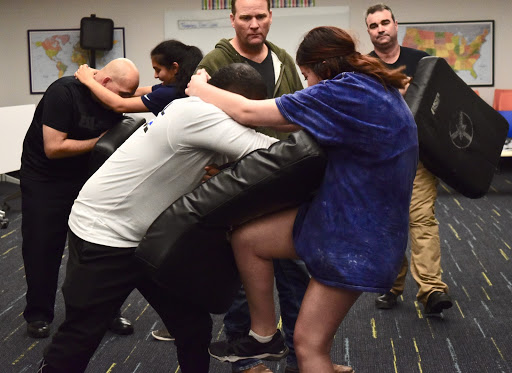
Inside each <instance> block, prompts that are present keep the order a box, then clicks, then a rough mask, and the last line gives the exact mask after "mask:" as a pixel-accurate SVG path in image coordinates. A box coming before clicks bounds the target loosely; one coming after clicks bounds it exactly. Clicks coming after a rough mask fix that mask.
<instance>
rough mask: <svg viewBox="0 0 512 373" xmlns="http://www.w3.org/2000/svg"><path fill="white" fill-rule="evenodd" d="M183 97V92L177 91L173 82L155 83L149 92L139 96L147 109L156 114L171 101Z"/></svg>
mask: <svg viewBox="0 0 512 373" xmlns="http://www.w3.org/2000/svg"><path fill="white" fill-rule="evenodd" d="M183 97H185V94H184V93H179V92H178V90H177V89H176V86H175V85H174V84H169V85H163V84H157V85H154V86H153V87H152V88H151V92H150V93H148V94H147V95H144V96H142V97H141V98H142V102H143V103H144V105H146V107H147V108H148V110H149V111H151V112H152V113H153V114H155V115H158V113H159V112H161V111H162V110H164V108H165V107H166V106H167V105H169V103H170V102H171V101H173V100H175V99H177V98H183Z"/></svg>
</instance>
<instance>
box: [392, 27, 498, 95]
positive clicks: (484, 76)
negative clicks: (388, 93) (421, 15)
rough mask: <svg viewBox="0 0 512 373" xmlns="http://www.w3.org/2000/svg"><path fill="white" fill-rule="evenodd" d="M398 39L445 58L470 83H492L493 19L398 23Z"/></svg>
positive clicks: (411, 46)
mask: <svg viewBox="0 0 512 373" xmlns="http://www.w3.org/2000/svg"><path fill="white" fill-rule="evenodd" d="M398 42H399V43H400V44H401V45H403V46H404V47H410V48H414V49H420V50H422V51H425V52H427V53H428V54H430V55H431V56H437V57H442V58H444V59H446V61H447V62H448V64H449V65H450V66H451V67H452V68H453V70H455V72H456V73H457V75H458V76H459V77H460V78H462V80H464V82H466V84H468V85H470V86H492V85H494V21H468V22H466V21H464V22H438V23H433V22H429V23H399V24H398Z"/></svg>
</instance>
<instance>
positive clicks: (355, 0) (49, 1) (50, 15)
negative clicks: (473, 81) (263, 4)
mask: <svg viewBox="0 0 512 373" xmlns="http://www.w3.org/2000/svg"><path fill="white" fill-rule="evenodd" d="M379 1H380V0H376V1H366V0H316V5H317V6H339V5H348V6H349V7H350V28H351V31H352V34H353V35H354V36H355V37H356V38H357V39H359V41H360V44H359V45H360V50H361V52H369V51H370V50H371V49H372V48H371V43H370V41H369V39H368V35H367V33H366V27H365V23H364V17H363V13H364V11H365V10H366V8H367V7H368V6H369V5H372V4H374V3H376V2H379ZM387 4H388V5H389V6H390V7H391V8H392V9H393V11H394V13H395V16H396V18H397V20H398V22H404V23H405V22H429V21H463V20H488V19H493V20H495V28H496V29H495V54H494V58H495V76H494V80H495V87H482V88H479V91H480V94H481V96H482V97H483V98H484V99H485V100H486V101H487V102H488V103H492V97H493V92H494V88H512V73H511V72H510V69H509V68H508V66H509V64H510V61H511V60H512V48H510V43H509V41H510V40H511V38H512V23H511V22H510V15H511V14H512V1H511V0H486V1H482V0H430V1H428V2H426V1H425V2H424V1H414V0H389V1H387ZM169 9H176V10H188V9H190V10H199V9H201V0H150V1H140V0H87V1H83V0H67V1H57V0H37V1H30V0H0V51H1V55H0V74H1V75H0V88H1V89H0V106H10V105H22V104H29V103H37V102H39V100H40V99H41V95H31V94H30V84H29V72H28V49H27V48H28V47H27V30H28V29H54V28H55V29H58V28H79V27H80V19H81V18H82V17H88V16H90V15H91V14H96V15H97V16H98V17H103V18H112V19H113V20H114V24H115V26H117V27H124V28H125V40H126V45H125V46H126V57H128V58H130V59H131V60H133V61H134V62H135V64H136V65H137V66H138V67H139V69H140V71H141V84H143V85H151V84H155V82H156V81H155V80H154V78H153V71H152V68H151V65H150V59H149V52H150V51H151V49H152V48H153V47H154V46H155V45H156V44H158V43H159V42H161V41H162V40H163V38H164V12H165V11H166V10H169ZM227 36H231V35H227ZM212 47H213V46H212ZM289 52H290V54H291V55H292V56H293V55H294V54H295V51H289Z"/></svg>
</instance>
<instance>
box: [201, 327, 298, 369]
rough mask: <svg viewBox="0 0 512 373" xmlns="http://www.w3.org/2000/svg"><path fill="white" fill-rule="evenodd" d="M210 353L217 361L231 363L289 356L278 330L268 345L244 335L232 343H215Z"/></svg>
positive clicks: (209, 350)
mask: <svg viewBox="0 0 512 373" xmlns="http://www.w3.org/2000/svg"><path fill="white" fill-rule="evenodd" d="M208 352H209V353H210V355H211V356H212V357H214V358H215V359H217V360H220V361H229V362H231V363H233V362H235V361H238V360H244V359H264V360H281V359H282V358H284V357H286V355H288V347H286V345H285V344H284V338H283V335H282V334H281V332H280V331H279V330H278V331H277V332H276V334H274V336H273V337H272V340H271V341H270V342H267V343H260V342H258V341H257V340H256V339H254V338H253V337H252V336H250V335H244V336H243V337H240V338H238V339H235V340H233V341H232V342H228V341H221V342H214V343H212V344H210V348H209V349H208Z"/></svg>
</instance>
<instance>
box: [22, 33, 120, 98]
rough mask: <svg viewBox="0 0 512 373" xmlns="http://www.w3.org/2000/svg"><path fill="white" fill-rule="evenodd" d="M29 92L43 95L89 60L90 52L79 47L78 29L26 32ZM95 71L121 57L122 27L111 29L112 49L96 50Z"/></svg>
mask: <svg viewBox="0 0 512 373" xmlns="http://www.w3.org/2000/svg"><path fill="white" fill-rule="evenodd" d="M27 33H28V35H27V36H28V61H29V73H30V93H32V94H36V93H44V92H45V91H46V89H47V88H48V86H49V85H50V84H51V83H53V82H54V81H55V80H57V79H59V78H62V77H63V76H71V75H73V74H74V73H75V71H76V70H77V69H78V67H79V66H80V65H82V64H84V63H89V61H90V51H89V50H85V49H82V48H81V47H80V29H56V30H28V31H27ZM95 53H96V68H98V69H101V68H102V67H103V66H105V65H106V64H107V63H108V62H110V61H112V60H113V59H115V58H119V57H125V56H126V52H125V47H124V27H115V28H114V46H113V48H112V49H111V50H108V51H99V50H98V51H96V52H95Z"/></svg>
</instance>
